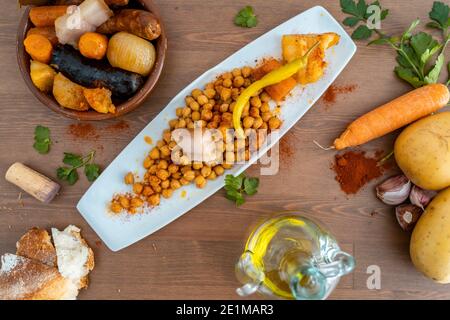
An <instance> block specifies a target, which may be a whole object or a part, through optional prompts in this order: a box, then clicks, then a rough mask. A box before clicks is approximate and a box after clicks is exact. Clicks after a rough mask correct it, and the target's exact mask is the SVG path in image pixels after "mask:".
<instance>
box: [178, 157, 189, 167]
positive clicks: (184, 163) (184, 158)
mask: <svg viewBox="0 0 450 320" xmlns="http://www.w3.org/2000/svg"><path fill="white" fill-rule="evenodd" d="M190 162H191V161H190V160H189V158H188V157H187V156H186V155H182V156H181V158H180V164H181V165H183V166H185V165H187V164H189V163H190Z"/></svg>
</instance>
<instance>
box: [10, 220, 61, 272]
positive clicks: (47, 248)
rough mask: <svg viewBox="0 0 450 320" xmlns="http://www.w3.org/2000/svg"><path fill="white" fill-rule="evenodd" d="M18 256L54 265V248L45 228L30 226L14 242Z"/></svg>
mask: <svg viewBox="0 0 450 320" xmlns="http://www.w3.org/2000/svg"><path fill="white" fill-rule="evenodd" d="M16 247H17V251H16V254H17V255H18V256H22V257H25V258H29V259H33V260H38V261H40V262H42V263H45V264H47V265H49V266H52V267H56V250H55V247H54V246H53V244H52V239H51V237H50V235H49V234H48V232H47V230H45V229H40V228H36V227H35V228H32V229H30V230H28V232H27V233H25V234H24V235H23V236H22V237H21V238H20V240H19V241H17V243H16Z"/></svg>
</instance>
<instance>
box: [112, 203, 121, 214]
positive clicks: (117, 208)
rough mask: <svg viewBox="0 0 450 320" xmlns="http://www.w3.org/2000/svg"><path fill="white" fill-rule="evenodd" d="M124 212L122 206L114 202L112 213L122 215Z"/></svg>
mask: <svg viewBox="0 0 450 320" xmlns="http://www.w3.org/2000/svg"><path fill="white" fill-rule="evenodd" d="M122 210H123V208H122V206H121V205H120V204H119V203H117V202H113V203H111V211H112V212H114V213H121V212H122Z"/></svg>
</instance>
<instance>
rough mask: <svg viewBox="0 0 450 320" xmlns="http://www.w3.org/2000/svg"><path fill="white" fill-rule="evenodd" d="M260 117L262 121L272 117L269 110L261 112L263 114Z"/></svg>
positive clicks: (267, 120)
mask: <svg viewBox="0 0 450 320" xmlns="http://www.w3.org/2000/svg"><path fill="white" fill-rule="evenodd" d="M261 118H262V119H263V121H264V122H269V120H270V118H272V113H271V112H263V114H262V115H261Z"/></svg>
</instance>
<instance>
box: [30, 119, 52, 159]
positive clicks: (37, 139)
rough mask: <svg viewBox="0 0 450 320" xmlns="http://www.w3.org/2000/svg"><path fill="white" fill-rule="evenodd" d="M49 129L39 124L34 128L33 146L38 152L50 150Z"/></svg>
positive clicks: (44, 152)
mask: <svg viewBox="0 0 450 320" xmlns="http://www.w3.org/2000/svg"><path fill="white" fill-rule="evenodd" d="M50 144H51V140H50V129H49V128H47V127H44V126H41V125H38V126H36V128H35V129H34V144H33V148H34V149H35V150H36V151H37V152H39V153H40V154H46V153H48V152H49V150H50Z"/></svg>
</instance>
